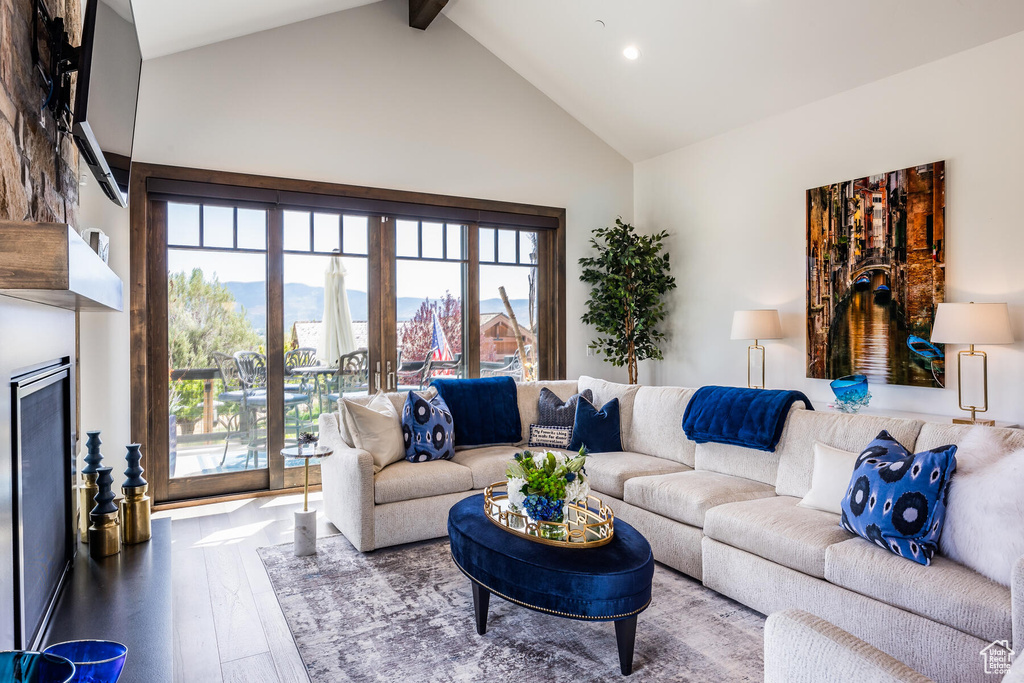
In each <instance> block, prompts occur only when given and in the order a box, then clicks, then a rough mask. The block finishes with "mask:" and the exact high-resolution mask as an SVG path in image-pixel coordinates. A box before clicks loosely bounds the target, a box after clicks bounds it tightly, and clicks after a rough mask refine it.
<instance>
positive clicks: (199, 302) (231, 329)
mask: <svg viewBox="0 0 1024 683" xmlns="http://www.w3.org/2000/svg"><path fill="white" fill-rule="evenodd" d="M236 307H237V309H238V310H236ZM167 343H168V350H169V360H170V364H171V369H173V370H188V369H192V368H212V367H215V364H214V362H213V352H215V351H220V352H221V353H227V354H232V353H234V352H236V351H242V350H257V349H259V348H260V347H261V346H262V345H263V340H262V339H261V338H260V336H259V334H258V333H257V332H256V330H255V329H254V328H253V326H252V323H250V322H249V319H248V318H247V317H246V315H245V309H244V308H242V307H241V306H238V304H237V302H236V301H235V297H234V296H233V295H232V294H231V292H230V291H229V290H228V288H227V287H225V286H224V285H222V284H221V283H220V281H219V280H218V279H217V277H216V276H214V277H213V279H212V280H206V279H204V277H203V271H202V270H201V269H199V268H195V269H193V270H192V272H191V273H184V272H181V273H174V274H172V275H171V276H170V277H168V279H167ZM202 399H203V382H202V381H201V380H179V381H177V382H173V383H172V385H171V413H172V414H173V415H174V416H175V417H177V418H178V423H179V425H181V427H182V429H183V431H184V432H185V433H191V425H194V424H195V422H196V421H197V420H198V419H199V418H200V417H201V416H202Z"/></svg>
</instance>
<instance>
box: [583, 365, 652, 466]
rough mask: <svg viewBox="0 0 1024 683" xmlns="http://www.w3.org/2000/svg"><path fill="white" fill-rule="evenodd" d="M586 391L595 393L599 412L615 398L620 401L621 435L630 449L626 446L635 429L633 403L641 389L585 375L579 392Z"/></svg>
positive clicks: (624, 444) (623, 442) (595, 403)
mask: <svg viewBox="0 0 1024 683" xmlns="http://www.w3.org/2000/svg"><path fill="white" fill-rule="evenodd" d="M585 389H590V390H591V391H592V392H594V405H595V406H597V409H598V410H600V409H601V408H602V407H603V406H604V404H605V403H607V402H608V401H610V400H612V399H613V398H617V399H619V433H620V434H622V444H623V447H626V448H628V446H626V444H628V443H629V439H630V434H632V429H633V401H634V399H636V392H637V390H639V389H640V387H639V386H638V385H636V384H618V383H616V382H607V381H605V380H603V379H595V378H593V377H587V376H586V375H583V376H581V377H580V382H579V390H580V391H583V390H585Z"/></svg>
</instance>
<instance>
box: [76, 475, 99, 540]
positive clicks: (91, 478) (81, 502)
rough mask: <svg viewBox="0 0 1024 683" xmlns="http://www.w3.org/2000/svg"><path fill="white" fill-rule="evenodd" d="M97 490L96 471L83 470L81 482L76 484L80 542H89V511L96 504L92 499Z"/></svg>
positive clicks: (94, 498) (94, 497)
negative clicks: (86, 471) (87, 471)
mask: <svg viewBox="0 0 1024 683" xmlns="http://www.w3.org/2000/svg"><path fill="white" fill-rule="evenodd" d="M99 492H100V489H99V487H98V486H96V473H95V472H92V473H89V474H86V473H84V472H83V473H82V483H81V484H79V485H78V515H79V517H81V523H80V524H79V525H78V530H79V532H80V535H81V537H82V543H88V542H89V512H90V511H91V510H92V509H93V507H94V506H95V505H96V504H95V503H94V502H93V501H94V500H96V494H97V493H99Z"/></svg>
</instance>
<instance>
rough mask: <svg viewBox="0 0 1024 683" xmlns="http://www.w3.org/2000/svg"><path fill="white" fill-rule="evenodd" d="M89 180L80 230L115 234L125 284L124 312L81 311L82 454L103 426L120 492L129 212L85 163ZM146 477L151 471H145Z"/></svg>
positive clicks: (127, 423)
mask: <svg viewBox="0 0 1024 683" xmlns="http://www.w3.org/2000/svg"><path fill="white" fill-rule="evenodd" d="M81 177H82V179H83V180H84V181H85V184H84V185H82V186H81V187H80V188H79V190H80V192H79V199H80V201H81V206H80V209H79V214H78V224H79V225H78V227H79V230H81V229H83V228H100V229H101V230H103V231H104V232H105V233H107V236H108V237H110V260H109V263H108V265H109V266H110V268H111V269H112V270H113V271H114V272H115V273H117V276H118V277H119V278H121V281H122V282H123V283H124V310H123V311H122V312H120V313H113V312H103V313H98V312H97V313H87V312H84V313H82V314H81V318H80V320H79V348H78V353H79V366H78V371H79V381H80V382H81V388H82V397H81V402H82V406H81V408H82V424H81V428H80V431H81V432H82V440H81V444H80V445H81V452H80V453H79V456H80V457H81V456H82V455H84V454H85V432H86V431H88V430H93V429H99V430H100V431H102V432H103V433H102V434H100V440H102V441H103V445H102V446H101V448H100V450H101V451H102V453H103V456H104V464H106V465H110V466H111V467H113V468H114V471H113V472H112V473H111V475H112V476H113V477H114V490H115V491H118V492H120V486H121V482H122V481H123V480H124V468H125V467H126V464H125V461H124V454H125V446H126V445H128V444H130V443H131V442H132V440H131V403H130V390H129V374H128V373H129V367H130V366H129V353H130V346H131V336H130V332H129V330H130V328H129V315H128V282H129V277H128V276H129V272H128V268H129V259H128V240H129V231H128V210H127V209H122V208H121V207H119V206H117V205H116V204H114V203H113V202H112V201H110V200H109V199H107V197H106V195H104V194H103V190H101V189H100V186H99V183H97V182H96V179H95V178H93V177H92V175H91V174H90V172H89V169H88V167H86V166H85V164H84V163H83V164H82V175H81ZM143 476H146V475H143Z"/></svg>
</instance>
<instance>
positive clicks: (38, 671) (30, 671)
mask: <svg viewBox="0 0 1024 683" xmlns="http://www.w3.org/2000/svg"><path fill="white" fill-rule="evenodd" d="M74 676H75V665H74V664H72V663H71V662H70V661H69V660H68V659H65V658H64V657H61V656H60V655H52V654H47V653H43V652H26V651H25V650H7V651H4V652H0V681H8V682H10V683H69V681H71V680H72V679H73V678H74Z"/></svg>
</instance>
